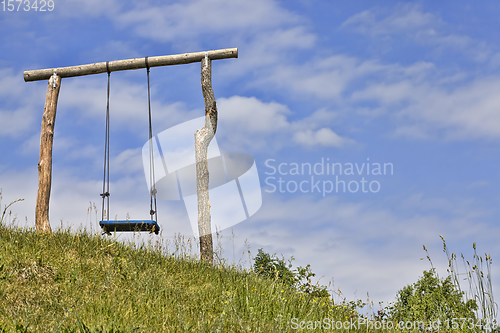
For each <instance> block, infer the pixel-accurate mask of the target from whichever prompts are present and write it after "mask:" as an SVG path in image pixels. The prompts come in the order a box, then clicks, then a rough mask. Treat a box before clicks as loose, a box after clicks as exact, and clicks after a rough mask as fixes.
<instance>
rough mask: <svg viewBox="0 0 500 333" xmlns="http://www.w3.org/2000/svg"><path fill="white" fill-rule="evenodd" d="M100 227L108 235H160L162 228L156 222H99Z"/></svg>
mask: <svg viewBox="0 0 500 333" xmlns="http://www.w3.org/2000/svg"><path fill="white" fill-rule="evenodd" d="M99 225H100V226H101V228H102V229H103V230H104V232H105V233H107V234H110V233H111V232H113V231H124V232H128V231H137V232H141V231H149V232H154V233H155V234H157V235H158V233H159V232H160V226H159V225H158V223H156V221H154V220H114V221H99Z"/></svg>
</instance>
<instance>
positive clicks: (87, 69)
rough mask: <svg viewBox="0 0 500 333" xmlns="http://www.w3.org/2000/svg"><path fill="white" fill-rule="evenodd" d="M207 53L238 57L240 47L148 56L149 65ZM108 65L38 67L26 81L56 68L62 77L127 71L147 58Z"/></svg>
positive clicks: (45, 77)
mask: <svg viewBox="0 0 500 333" xmlns="http://www.w3.org/2000/svg"><path fill="white" fill-rule="evenodd" d="M205 53H207V54H208V57H209V58H210V60H218V59H227V58H238V49H237V48H232V49H221V50H212V51H206V52H194V53H183V54H174V55H166V56H158V57H148V64H149V67H160V66H171V65H182V64H190V63H193V62H200V61H201V60H202V59H203V58H205ZM107 64H108V67H106V62H98V63H94V64H88V65H80V66H71V67H60V68H47V69H37V70H29V71H25V72H24V73H23V74H24V81H25V82H30V81H40V80H48V79H49V78H50V77H51V76H52V74H54V70H57V75H58V76H59V77H61V78H65V77H75V76H84V75H93V74H101V73H106V72H107V71H108V69H107V68H109V71H110V72H117V71H126V70H130V69H141V68H146V58H134V59H126V60H115V61H109V62H108V63H107Z"/></svg>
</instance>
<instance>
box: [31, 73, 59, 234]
mask: <svg viewBox="0 0 500 333" xmlns="http://www.w3.org/2000/svg"><path fill="white" fill-rule="evenodd" d="M60 89H61V78H60V77H59V76H58V75H57V74H56V73H55V71H54V74H52V76H51V77H50V79H49V84H48V88H47V97H46V100H45V108H44V110H43V117H42V132H41V135H40V161H39V162H38V195H37V198H36V209H35V226H36V231H37V232H49V233H50V232H51V231H52V230H51V228H50V221H49V202H50V188H51V186H52V143H53V141H54V125H55V121H56V110H57V99H58V97H59V90H60Z"/></svg>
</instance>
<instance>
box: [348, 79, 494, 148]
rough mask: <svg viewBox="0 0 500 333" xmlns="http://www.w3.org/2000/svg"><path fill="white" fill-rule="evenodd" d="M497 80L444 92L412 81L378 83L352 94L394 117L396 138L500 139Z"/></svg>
mask: <svg viewBox="0 0 500 333" xmlns="http://www.w3.org/2000/svg"><path fill="white" fill-rule="evenodd" d="M498 89H500V79H499V78H496V77H487V78H481V79H476V80H475V81H472V82H467V83H463V84H461V85H459V86H457V87H454V88H445V87H443V86H441V85H439V83H431V82H430V80H429V81H428V82H422V83H419V82H414V81H412V80H411V79H409V80H403V81H399V82H394V83H379V84H373V85H370V86H368V87H367V88H366V89H365V90H362V91H358V92H355V93H354V94H353V99H354V100H372V101H377V102H378V103H380V105H381V106H382V107H383V108H385V109H386V110H389V111H392V114H393V115H395V116H396V120H397V128H396V129H395V132H394V133H395V134H396V135H397V136H407V137H413V138H428V137H429V135H430V136H431V137H432V136H434V135H435V134H436V133H437V132H436V131H437V130H440V131H442V132H441V133H443V134H444V137H445V138H446V139H450V140H457V139H458V140H468V139H471V138H486V139H498V138H499V137H500V114H499V113H498V110H499V109H500V98H499V97H498V93H497V92H498Z"/></svg>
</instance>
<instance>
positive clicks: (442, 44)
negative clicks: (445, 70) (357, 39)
mask: <svg viewBox="0 0 500 333" xmlns="http://www.w3.org/2000/svg"><path fill="white" fill-rule="evenodd" d="M341 28H342V29H352V30H353V31H355V32H358V33H360V34H364V35H368V36H370V37H372V38H376V39H378V40H383V41H388V40H389V41H393V42H395V43H400V40H396V39H395V38H394V39H392V37H396V36H397V37H399V39H400V38H404V39H406V40H411V41H414V42H416V43H418V44H421V45H430V46H432V47H434V48H435V52H436V54H437V55H444V56H445V57H449V56H450V53H449V52H450V50H452V51H453V52H456V51H460V52H461V55H467V56H468V57H469V58H470V59H472V60H474V61H477V62H481V63H485V62H486V63H489V64H490V65H492V66H498V62H497V60H495V59H496V58H498V54H499V52H498V51H496V50H495V49H494V48H493V47H492V46H491V45H488V44H487V43H485V42H484V41H481V40H476V39H474V38H471V37H469V36H467V35H463V34H457V33H454V32H453V31H456V29H453V27H452V26H451V25H450V24H449V23H448V22H444V21H443V20H442V19H441V18H440V17H439V16H438V15H435V14H433V13H429V12H424V11H423V10H422V6H420V5H417V4H404V5H397V6H396V7H395V8H394V10H392V12H390V13H388V12H387V11H385V10H381V9H380V8H376V9H371V10H366V11H363V12H361V13H358V14H355V15H353V16H351V17H350V18H348V19H347V20H346V21H344V22H343V23H342V25H341ZM384 47H386V46H384Z"/></svg>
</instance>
